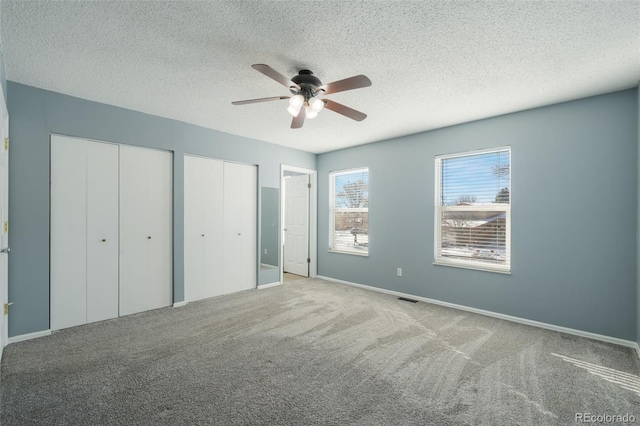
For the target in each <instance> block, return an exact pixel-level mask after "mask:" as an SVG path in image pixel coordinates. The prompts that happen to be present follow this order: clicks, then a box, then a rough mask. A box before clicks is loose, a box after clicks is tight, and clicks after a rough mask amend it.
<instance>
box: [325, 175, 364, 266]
mask: <svg viewBox="0 0 640 426" xmlns="http://www.w3.org/2000/svg"><path fill="white" fill-rule="evenodd" d="M329 208H330V209H331V216H330V217H329V251H333V252H339V253H350V254H361V255H368V254H369V168H367V167H364V168H359V169H351V170H342V171H338V172H331V173H329Z"/></svg>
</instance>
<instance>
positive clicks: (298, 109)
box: [287, 105, 302, 117]
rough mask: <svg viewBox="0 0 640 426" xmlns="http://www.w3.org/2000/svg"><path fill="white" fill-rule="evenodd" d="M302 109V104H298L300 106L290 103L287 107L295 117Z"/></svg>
mask: <svg viewBox="0 0 640 426" xmlns="http://www.w3.org/2000/svg"><path fill="white" fill-rule="evenodd" d="M301 109H302V105H300V106H298V107H294V106H293V105H289V106H288V107H287V111H289V114H291V115H293V116H294V117H297V116H298V114H300V110H301Z"/></svg>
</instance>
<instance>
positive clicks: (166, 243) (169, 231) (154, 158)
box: [145, 150, 173, 310]
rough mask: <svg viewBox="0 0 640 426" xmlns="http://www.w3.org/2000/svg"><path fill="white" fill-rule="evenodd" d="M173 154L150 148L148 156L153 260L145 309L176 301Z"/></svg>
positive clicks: (149, 262)
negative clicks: (174, 298) (174, 284)
mask: <svg viewBox="0 0 640 426" xmlns="http://www.w3.org/2000/svg"><path fill="white" fill-rule="evenodd" d="M172 162H173V156H172V154H171V153H170V152H167V151H158V150H149V152H148V157H147V191H148V194H149V197H148V204H147V207H148V210H147V216H148V219H149V221H148V226H149V228H148V229H149V236H151V239H148V240H147V241H148V243H149V261H148V264H147V276H148V281H147V285H148V286H147V289H146V291H147V300H146V302H147V306H146V309H145V310H149V309H156V308H162V307H165V306H170V305H171V303H172V301H173V285H172V284H173V173H172V170H173V164H172Z"/></svg>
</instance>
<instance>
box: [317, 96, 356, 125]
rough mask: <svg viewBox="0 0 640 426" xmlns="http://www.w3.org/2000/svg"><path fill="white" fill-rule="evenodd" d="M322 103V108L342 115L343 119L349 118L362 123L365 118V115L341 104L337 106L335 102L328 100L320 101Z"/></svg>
mask: <svg viewBox="0 0 640 426" xmlns="http://www.w3.org/2000/svg"><path fill="white" fill-rule="evenodd" d="M322 102H324V107H325V108H326V109H330V110H331V111H333V112H337V113H338V114H342V115H344V116H345V117H349V118H350V119H352V120H356V121H362V120H364V119H365V118H367V114H365V113H363V112H360V111H356V110H355V109H353V108H349V107H348V106H344V105H342V104H339V103H337V102H334V101H331V100H329V99H322Z"/></svg>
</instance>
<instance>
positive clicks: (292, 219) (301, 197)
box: [280, 164, 317, 283]
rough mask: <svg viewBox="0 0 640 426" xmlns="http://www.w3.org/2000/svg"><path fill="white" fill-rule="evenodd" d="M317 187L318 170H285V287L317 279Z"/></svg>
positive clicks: (283, 226)
mask: <svg viewBox="0 0 640 426" xmlns="http://www.w3.org/2000/svg"><path fill="white" fill-rule="evenodd" d="M316 184H317V177H316V171H315V170H309V169H303V168H300V167H295V166H287V165H284V164H283V165H282V166H281V184H280V188H282V190H281V206H282V208H281V210H280V211H281V212H282V213H281V214H282V217H281V221H280V223H281V224H282V247H281V250H282V253H281V255H282V256H281V259H282V260H283V261H282V269H281V271H280V282H282V283H284V282H285V277H286V280H287V281H288V280H289V279H299V278H300V277H315V276H316V271H317V266H316V241H317V235H316V223H317V214H316V194H317V191H316ZM285 274H286V275H285Z"/></svg>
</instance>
